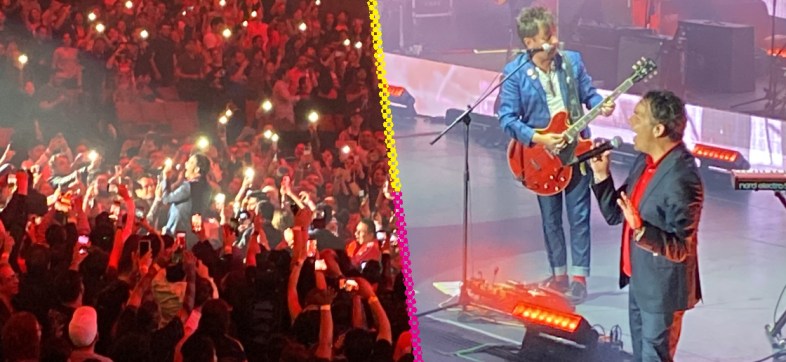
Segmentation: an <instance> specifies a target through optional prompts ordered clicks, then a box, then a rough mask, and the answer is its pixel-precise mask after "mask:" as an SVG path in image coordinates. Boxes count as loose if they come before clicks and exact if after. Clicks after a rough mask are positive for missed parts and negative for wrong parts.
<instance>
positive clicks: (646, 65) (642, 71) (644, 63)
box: [630, 57, 658, 83]
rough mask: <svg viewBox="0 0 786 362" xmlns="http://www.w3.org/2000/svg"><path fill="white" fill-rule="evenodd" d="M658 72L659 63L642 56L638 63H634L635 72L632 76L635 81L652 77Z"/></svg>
mask: <svg viewBox="0 0 786 362" xmlns="http://www.w3.org/2000/svg"><path fill="white" fill-rule="evenodd" d="M656 74H658V65H657V64H655V62H653V61H652V60H651V59H647V58H644V57H642V58H641V59H639V61H637V62H636V64H633V74H631V76H630V78H631V80H632V81H633V82H634V83H638V82H641V81H646V80H648V79H652V77H654V76H655V75H656Z"/></svg>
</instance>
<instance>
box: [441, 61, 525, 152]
mask: <svg viewBox="0 0 786 362" xmlns="http://www.w3.org/2000/svg"><path fill="white" fill-rule="evenodd" d="M530 61H532V58H529V59H527V61H525V62H522V63H521V64H519V66H517V67H516V69H514V70H513V71H512V72H510V74H508V75H507V76H505V78H502V80H501V81H499V83H497V85H495V86H494V88H491V89H490V90H489V91H488V92H486V94H484V95H482V96H481V97H480V98H479V99H478V100H477V102H475V104H473V105H471V106H468V107H467V110H466V111H464V113H462V114H461V115H459V116H458V117H456V119H455V120H453V123H451V124H450V125H449V126H448V127H447V128H445V129H444V130H443V131H442V132H440V134H438V135H437V137H435V138H434V140H432V141H431V142H429V145H432V146H433V145H434V144H435V143H437V142H439V140H440V139H441V138H442V137H443V136H445V134H447V133H448V132H450V130H451V129H453V127H456V125H457V124H459V123H460V122H463V121H465V119H468V117H469V115H470V114H471V113H472V112H473V111H475V108H477V107H478V106H479V105H480V104H481V103H483V101H485V100H486V98H488V97H489V96H490V95H491V94H492V93H494V91H496V90H497V89H499V88H500V87H502V85H503V84H505V82H506V81H507V80H508V79H510V77H512V76H513V74H516V73H518V71H519V70H521V68H524V66H525V65H527V64H528V63H529V62H530ZM467 126H469V123H467Z"/></svg>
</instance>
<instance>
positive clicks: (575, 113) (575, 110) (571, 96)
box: [559, 52, 584, 124]
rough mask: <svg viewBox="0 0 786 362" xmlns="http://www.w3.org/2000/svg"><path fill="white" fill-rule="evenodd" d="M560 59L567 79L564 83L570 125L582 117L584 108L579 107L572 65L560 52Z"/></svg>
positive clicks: (578, 96)
mask: <svg viewBox="0 0 786 362" xmlns="http://www.w3.org/2000/svg"><path fill="white" fill-rule="evenodd" d="M559 54H560V58H562V66H563V69H564V70H565V75H566V76H567V78H566V79H565V82H566V83H567V85H568V104H567V107H568V113H569V114H570V123H571V124H573V122H575V121H577V120H579V119H580V118H581V116H583V115H584V108H582V107H581V97H580V95H579V89H578V86H577V83H578V82H577V81H576V77H575V75H574V74H573V64H572V63H571V62H570V60H569V59H568V57H567V56H565V54H563V53H562V52H560V53H559Z"/></svg>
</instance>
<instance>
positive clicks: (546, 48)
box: [524, 43, 552, 57]
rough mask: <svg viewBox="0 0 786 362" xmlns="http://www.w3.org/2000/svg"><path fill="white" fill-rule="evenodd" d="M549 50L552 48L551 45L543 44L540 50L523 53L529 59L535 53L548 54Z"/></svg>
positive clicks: (527, 50) (534, 49) (529, 50)
mask: <svg viewBox="0 0 786 362" xmlns="http://www.w3.org/2000/svg"><path fill="white" fill-rule="evenodd" d="M551 48H552V47H551V44H549V43H543V45H542V46H541V47H540V48H532V49H526V50H525V51H524V52H525V53H527V55H529V56H530V57H532V56H533V55H534V54H535V53H540V52H547V53H548V52H549V51H551Z"/></svg>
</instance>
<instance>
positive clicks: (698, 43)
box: [677, 20, 756, 93]
mask: <svg viewBox="0 0 786 362" xmlns="http://www.w3.org/2000/svg"><path fill="white" fill-rule="evenodd" d="M677 36H680V37H683V38H684V39H685V50H686V54H685V60H686V66H685V68H686V69H685V82H686V86H687V87H688V88H690V89H692V90H696V91H704V92H710V93H742V92H750V91H753V90H754V87H755V84H756V73H755V71H754V66H753V64H754V61H753V58H754V39H753V27H752V26H750V25H740V24H732V23H723V22H716V21H708V20H682V21H680V23H679V28H678V29H677Z"/></svg>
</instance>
